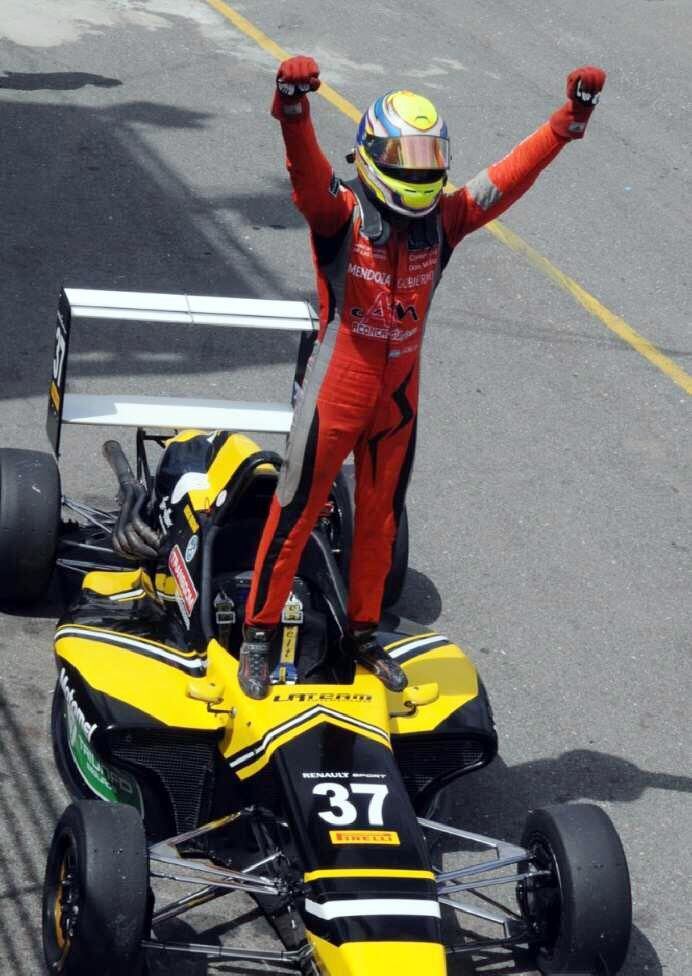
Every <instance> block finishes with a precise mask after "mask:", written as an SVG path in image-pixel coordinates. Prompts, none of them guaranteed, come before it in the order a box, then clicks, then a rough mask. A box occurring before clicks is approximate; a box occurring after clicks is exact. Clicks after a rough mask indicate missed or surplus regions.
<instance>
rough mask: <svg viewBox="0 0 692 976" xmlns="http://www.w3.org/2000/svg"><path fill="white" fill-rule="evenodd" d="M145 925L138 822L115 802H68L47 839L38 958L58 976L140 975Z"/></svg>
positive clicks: (144, 865) (144, 864)
mask: <svg viewBox="0 0 692 976" xmlns="http://www.w3.org/2000/svg"><path fill="white" fill-rule="evenodd" d="M149 918H150V903H149V868H148V861H147V846H146V841H145V838H144V828H143V827H142V821H141V820H140V818H139V815H138V813H137V811H136V810H134V809H133V808H132V807H128V806H125V805H123V804H120V803H113V804H110V803H104V802H102V801H101V800H80V801H79V802H78V803H72V804H71V805H70V806H69V807H67V809H66V810H65V812H64V813H63V815H62V817H61V818H60V820H59V821H58V825H57V827H56V828H55V833H54V834H53V840H52V842H51V846H50V850H49V852H48V861H47V864H46V875H45V881H44V885H43V926H42V927H43V953H44V957H45V960H46V966H47V968H48V972H49V973H55V974H60V976H94V974H98V976H139V974H141V972H142V970H143V966H144V951H143V950H142V948H141V941H142V939H143V938H144V937H145V934H146V932H145V929H146V925H147V920H148V919H149Z"/></svg>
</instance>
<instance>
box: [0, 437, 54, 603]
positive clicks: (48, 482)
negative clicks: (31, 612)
mask: <svg viewBox="0 0 692 976" xmlns="http://www.w3.org/2000/svg"><path fill="white" fill-rule="evenodd" d="M60 504H61V496H60V474H59V472H58V466H57V464H56V462H55V459H54V458H53V456H52V455H51V454H46V453H45V452H43V451H24V450H19V449H16V448H7V447H5V448H0V603H2V604H3V605H4V606H6V607H19V606H24V605H27V604H31V603H35V602H36V601H37V600H38V599H39V598H40V597H41V596H43V594H44V593H45V591H46V589H47V588H48V584H49V582H50V578H51V574H52V572H53V566H54V564H55V551H56V548H57V544H58V532H59V529H60Z"/></svg>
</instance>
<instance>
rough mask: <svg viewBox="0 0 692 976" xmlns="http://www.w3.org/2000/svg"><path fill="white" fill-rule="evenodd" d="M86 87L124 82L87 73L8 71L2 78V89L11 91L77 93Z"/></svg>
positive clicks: (114, 84)
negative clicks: (77, 90)
mask: <svg viewBox="0 0 692 976" xmlns="http://www.w3.org/2000/svg"><path fill="white" fill-rule="evenodd" d="M86 85H94V86H95V87H96V88H116V87H117V86H118V85H122V81H120V80H119V79H118V78H106V77H104V76H103V75H91V74H88V73H87V72H85V71H36V72H28V71H26V72H25V71H6V72H5V73H4V75H3V76H2V77H0V88H4V89H5V90H8V89H9V90H11V91H76V89H78V88H84V87H85V86H86Z"/></svg>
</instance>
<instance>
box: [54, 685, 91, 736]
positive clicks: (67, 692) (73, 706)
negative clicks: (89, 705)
mask: <svg viewBox="0 0 692 976" xmlns="http://www.w3.org/2000/svg"><path fill="white" fill-rule="evenodd" d="M60 687H61V688H62V693H63V695H64V696H65V702H66V703H67V707H68V708H69V709H70V711H71V712H72V715H73V716H74V719H75V721H76V722H77V725H78V726H79V727H80V729H81V730H82V732H83V733H84V735H85V737H86V740H87V742H91V737H92V735H93V734H94V729H96V728H97V724H96V722H93V723H92V722H87V720H86V716H85V715H84V712H83V711H82V709H81V708H80V707H79V705H78V704H77V699H76V694H75V691H74V689H73V688H70V682H69V681H68V678H67V672H66V671H65V668H61V670H60Z"/></svg>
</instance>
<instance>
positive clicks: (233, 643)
mask: <svg viewBox="0 0 692 976" xmlns="http://www.w3.org/2000/svg"><path fill="white" fill-rule="evenodd" d="M85 317H86V318H93V319H103V318H107V317H110V318H115V319H120V320H123V319H129V320H136V321H143V322H149V321H158V322H161V321H166V322H171V323H176V322H177V323H190V324H207V325H209V324H211V325H224V326H228V325H234V326H244V327H247V326H256V327H258V328H297V329H299V330H301V331H302V332H303V339H302V340H301V345H300V351H299V356H298V365H297V369H296V378H295V382H296V384H300V382H301V380H302V378H303V373H304V369H305V364H306V362H307V357H308V355H309V352H310V347H311V344H312V341H313V340H314V335H315V316H314V314H313V312H312V310H311V309H310V308H309V306H307V305H305V304H303V303H299V302H265V301H254V300H253V301H248V300H235V299H202V298H194V297H190V296H171V295H141V294H133V293H114V292H85V291H78V290H68V291H65V292H63V294H62V296H61V300H60V307H59V312H58V324H57V331H56V354H55V359H54V364H53V379H52V382H51V386H50V396H49V414H48V430H49V435H50V438H51V441H52V444H53V447H54V450H55V454H56V456H57V454H58V451H59V445H60V436H61V429H62V425H63V424H64V423H68V422H72V423H80V422H81V423H102V424H114V425H121V426H130V427H134V428H135V429H136V474H135V473H133V471H132V470H131V468H130V465H129V462H128V460H127V458H126V456H125V453H124V451H123V449H122V448H121V446H120V444H119V443H118V442H117V441H113V440H110V441H108V442H107V443H106V445H105V453H106V456H107V458H108V460H109V462H110V464H111V467H112V468H113V469H114V471H115V473H116V475H117V479H118V484H119V506H118V508H117V510H115V511H106V510H103V509H97V508H94V507H92V506H89V505H86V504H83V503H80V502H77V501H75V500H73V499H70V498H66V497H62V495H61V490H60V478H59V474H58V468H57V464H56V461H55V460H54V458H53V457H52V456H50V455H47V454H42V453H39V452H31V451H16V450H3V451H0V572H2V577H3V579H2V582H3V593H4V599H5V602H6V603H12V604H15V605H17V604H20V603H26V602H29V601H32V600H36V599H39V598H40V596H41V595H42V593H43V592H44V590H45V588H46V586H47V585H48V582H49V580H50V579H51V575H52V574H53V572H54V569H55V567H56V566H57V571H58V572H59V573H60V574H61V576H62V577H63V578H64V579H66V580H67V581H68V584H69V580H70V579H72V580H76V581H77V583H78V585H77V586H73V587H72V588H69V586H68V589H71V596H70V604H69V609H68V610H67V612H66V613H65V614H64V616H63V617H62V619H61V621H60V623H59V625H58V628H57V631H56V634H55V659H56V664H57V671H58V678H57V684H56V688H55V695H54V700H53V708H52V735H53V746H54V755H55V761H56V764H57V767H58V770H59V772H60V775H61V777H62V779H63V781H64V783H65V786H66V788H67V790H68V792H69V794H70V795H71V797H72V798H73V802H72V803H71V804H70V806H68V807H67V809H66V811H65V812H64V814H63V816H62V817H61V818H60V821H59V823H58V825H57V827H56V829H55V834H54V837H53V841H52V844H51V847H50V851H49V854H48V861H47V867H46V876H45V885H44V892H43V944H44V953H45V959H46V965H47V968H48V972H51V973H55V974H58V973H59V974H64V976H93V974H94V973H98V974H99V976H136V974H138V973H141V972H144V971H146V968H147V965H149V964H150V963H151V961H152V960H153V958H154V957H155V955H156V954H157V953H158V954H159V955H160V954H161V953H163V952H180V953H194V954H198V955H202V956H205V957H207V958H208V959H209V960H217V961H227V962H229V963H233V964H234V971H239V969H238V967H240V971H242V969H243V967H246V966H250V965H255V966H256V965H257V964H262V965H264V966H266V967H268V968H270V969H271V971H272V972H290V971H294V972H299V973H311V974H316V973H323V974H330V976H351V974H353V976H356V974H357V976H375V974H387V973H398V974H401V976H404V974H419V973H421V972H425V973H426V974H427V976H434V974H440V976H441V974H443V973H446V972H447V962H446V960H447V956H448V954H450V953H463V952H467V953H472V952H476V951H478V950H479V949H486V948H487V947H491V946H508V945H514V944H516V945H519V946H524V947H526V948H528V950H529V951H530V953H531V954H532V957H533V959H534V960H535V964H536V966H537V967H538V968H539V969H540V971H541V972H543V973H582V974H585V973H599V974H614V973H616V972H617V971H618V970H619V969H620V967H621V966H622V964H623V961H624V958H625V955H626V951H627V945H628V940H629V933H630V925H631V903H630V888H629V876H628V871H627V865H626V861H625V856H624V853H623V850H622V846H621V843H620V841H619V839H618V837H617V834H616V833H615V830H614V828H613V826H612V824H611V822H610V820H609V819H608V818H607V816H606V815H605V814H604V813H603V812H602V811H601V810H600V809H599V808H597V807H595V806H591V805H586V804H574V805H566V806H552V807H547V808H545V809H540V810H534V811H532V812H531V813H530V814H529V815H528V819H527V821H526V826H525V829H524V833H523V836H522V838H521V840H520V843H519V844H512V843H506V842H503V841H500V840H496V839H493V838H489V837H484V836H480V835H477V834H473V833H469V832H467V831H464V830H462V829H459V828H458V827H456V826H451V825H448V824H445V823H440V822H437V821H435V820H433V819H431V816H432V815H433V812H434V807H435V802H436V798H437V796H438V794H439V792H440V790H442V788H443V787H445V786H446V785H447V784H449V783H451V782H452V781H454V780H456V779H457V778H458V777H460V776H462V775H464V774H466V773H469V772H471V771H472V770H475V769H480V768H481V767H483V766H485V765H486V764H487V763H489V762H490V761H491V760H492V759H493V757H494V756H495V754H496V751H497V737H496V733H495V727H494V724H493V720H492V713H491V710H490V705H489V702H488V698H487V696H486V693H485V690H484V688H483V685H482V683H481V682H480V680H479V678H478V675H477V673H476V670H475V668H474V666H473V664H472V663H471V661H470V660H469V658H468V657H467V656H466V655H465V654H464V652H463V651H462V650H461V648H459V647H458V646H456V645H455V644H454V643H452V641H450V640H449V639H448V638H447V637H445V636H444V635H442V634H439V633H437V632H435V631H433V630H430V629H425V630H421V628H420V627H419V626H418V625H416V624H414V623H412V622H410V621H407V620H405V619H403V618H402V617H400V616H399V615H398V614H397V613H395V612H394V611H393V610H391V609H390V610H388V611H387V612H386V613H385V616H384V619H383V621H382V624H381V629H380V631H379V639H380V641H381V643H382V644H383V646H385V647H386V649H387V650H388V651H389V653H390V654H392V656H394V657H395V658H396V659H397V661H399V663H400V664H401V665H402V666H403V668H404V669H405V671H406V673H407V675H408V679H409V686H408V687H407V688H406V689H405V691H404V692H402V693H398V694H394V693H391V692H388V691H387V690H386V689H385V688H384V687H383V686H382V684H381V683H380V682H379V681H378V680H377V679H376V678H374V677H373V676H372V675H370V674H369V673H367V672H366V671H365V670H363V669H362V668H361V667H360V666H354V664H353V661H352V660H351V659H350V658H348V657H345V656H344V655H343V654H342V653H341V651H340V638H341V636H342V633H343V631H344V627H345V589H346V585H347V579H348V572H349V565H348V562H349V561H348V553H349V546H350V539H351V535H352V521H353V507H352V492H351V487H350V478H349V476H348V471H343V472H342V473H341V474H340V476H339V478H338V479H337V481H336V482H335V484H334V487H333V491H332V495H331V498H330V500H329V503H328V504H327V505H326V506H325V509H324V511H323V512H322V515H321V517H320V519H319V521H318V524H317V525H316V526H315V529H314V531H313V532H312V535H311V538H310V541H309V544H308V546H307V548H306V550H305V553H304V555H303V558H302V561H301V563H300V566H299V570H298V574H297V576H296V578H295V580H294V585H293V591H292V593H291V596H290V598H289V600H288V602H287V604H286V606H285V609H284V613H283V618H282V623H281V627H280V628H279V629H278V632H277V638H276V646H275V648H274V660H273V662H272V666H273V673H272V686H271V691H270V694H269V696H268V697H267V698H266V699H265V700H264V701H259V702H258V701H251V700H250V699H248V698H246V697H245V696H244V695H243V694H242V693H241V691H240V689H239V687H238V682H237V652H238V648H239V644H240V640H241V627H242V623H243V612H244V603H245V599H246V596H247V593H248V588H249V583H250V577H251V572H252V566H253V561H254V555H255V551H256V548H257V545H258V541H259V536H260V533H261V530H262V526H263V523H264V520H265V518H266V514H267V510H268V505H269V502H270V499H271V497H272V494H273V491H274V487H275V484H276V479H277V472H278V469H279V467H280V464H281V458H280V456H279V455H277V454H275V453H273V452H271V451H266V450H261V449H260V447H259V446H258V445H257V444H256V443H255V442H254V441H253V440H251V439H250V437H249V436H247V432H252V433H263V432H273V433H277V432H279V433H287V431H288V429H289V426H290V420H291V413H292V411H291V407H290V406H289V405H286V406H283V405H280V404H266V403H265V404H254V405H253V404H245V403H243V404H241V403H227V402H221V401H208V400H206V401H193V400H185V399H181V398H169V399H163V398H159V399H157V398H153V397H137V398H127V397H124V398H120V397H118V398H114V397H96V396H86V395H82V396H78V395H76V394H70V393H69V392H67V391H66V384H65V375H66V371H67V362H68V350H69V341H70V334H71V329H72V326H73V323H74V322H75V321H76V320H77V319H79V318H85ZM162 430H165V431H167V432H166V433H163V432H162ZM154 450H158V451H159V454H160V456H159V458H158V463H157V465H156V468H155V470H154V466H153V464H152V461H151V453H152V451H154ZM407 550H408V539H407V529H406V523H405V520H402V524H401V526H400V537H399V539H398V540H397V546H396V556H395V559H394V566H393V569H392V574H391V576H390V579H389V581H388V591H387V600H386V602H387V604H388V605H389V606H390V607H391V606H392V604H393V603H394V602H395V601H396V599H397V598H398V596H399V595H400V592H401V588H402V585H403V580H404V575H405V572H406V564H407V558H408V556H407ZM441 837H444V838H447V839H450V838H451V839H452V840H454V841H456V842H458V843H459V846H465V847H472V848H473V847H476V848H478V847H480V848H482V849H487V850H489V851H490V852H492V853H491V855H490V856H488V855H487V854H484V855H481V856H480V859H479V860H477V861H476V862H475V863H468V862H467V863H465V864H464V866H463V867H458V868H456V869H454V870H447V871H444V870H442V869H441V868H439V867H436V866H435V864H434V861H435V858H434V856H433V845H434V843H435V840H436V839H439V838H441ZM161 879H174V880H175V881H176V882H177V883H178V884H182V885H185V886H188V887H189V891H188V892H187V893H186V894H185V895H183V896H179V897H176V898H175V899H173V900H172V901H171V900H169V902H168V903H167V904H161V903H160V895H159V897H157V891H160V887H161V883H162V882H161ZM498 885H505V886H507V887H508V889H509V891H510V893H512V894H513V895H515V897H516V904H515V905H514V906H513V907H512V908H511V909H509V908H508V909H505V908H501V907H500V906H499V904H498V902H497V901H495V900H493V901H490V900H489V899H488V898H487V897H484V892H485V890H486V889H488V888H490V889H491V890H492V891H494V890H495V886H498ZM229 892H245V893H246V894H247V895H249V896H251V897H252V898H253V899H255V901H256V903H257V905H258V906H259V907H260V908H261V910H262V911H263V912H264V914H265V916H266V918H267V919H268V920H269V922H270V923H271V925H272V926H273V928H274V930H275V932H276V934H277V936H278V939H279V940H280V942H281V943H282V948H280V949H279V948H276V949H271V950H270V949H261V948H257V947H254V948H247V947H246V948H239V947H236V946H234V945H228V946H219V945H218V944H213V945H212V944H204V943H194V942H189V941H188V942H182V941H171V940H169V939H164V938H163V937H161V936H160V934H159V933H160V932H161V931H162V930H163V929H165V925H164V923H165V922H167V921H168V920H170V919H174V918H177V917H178V916H181V915H182V914H183V913H186V912H188V911H191V910H193V909H195V908H197V907H199V906H203V905H206V904H208V903H209V902H212V901H214V900H216V899H219V898H221V897H223V896H224V895H227V894H228V893H229ZM443 906H449V908H451V909H454V910H456V912H458V913H461V917H463V918H464V919H465V920H466V921H465V923H464V931H468V928H469V925H468V920H469V919H471V920H473V919H475V920H477V921H479V922H480V923H481V924H482V925H483V926H485V929H486V930H487V928H488V927H489V926H493V925H494V926H495V927H496V929H497V934H496V936H495V937H489V936H488V935H487V934H485V935H482V936H477V937H474V938H470V937H469V938H466V939H465V941H463V942H462V943H461V944H452V945H445V936H444V926H443V919H442V908H443ZM445 911H447V909H445Z"/></svg>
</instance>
